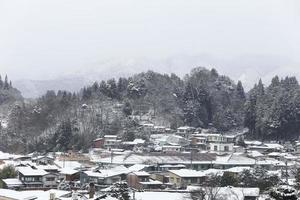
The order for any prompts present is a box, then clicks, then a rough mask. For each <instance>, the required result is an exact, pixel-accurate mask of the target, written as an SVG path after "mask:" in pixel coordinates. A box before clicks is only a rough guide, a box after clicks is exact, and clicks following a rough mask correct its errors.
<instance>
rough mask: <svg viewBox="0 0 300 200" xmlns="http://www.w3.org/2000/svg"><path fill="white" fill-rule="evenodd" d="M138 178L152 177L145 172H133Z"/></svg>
mask: <svg viewBox="0 0 300 200" xmlns="http://www.w3.org/2000/svg"><path fill="white" fill-rule="evenodd" d="M133 173H134V174H135V175H137V176H150V174H149V173H147V172H144V171H138V172H133Z"/></svg>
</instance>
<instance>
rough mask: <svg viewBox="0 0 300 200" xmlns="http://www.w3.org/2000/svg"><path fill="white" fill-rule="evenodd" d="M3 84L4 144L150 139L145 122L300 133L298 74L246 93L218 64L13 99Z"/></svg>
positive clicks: (53, 145)
mask: <svg viewBox="0 0 300 200" xmlns="http://www.w3.org/2000/svg"><path fill="white" fill-rule="evenodd" d="M0 84H1V85H2V86H1V87H0V97H1V102H2V99H5V100H3V103H2V105H1V106H3V105H6V103H5V102H7V101H8V100H9V99H10V98H11V99H10V101H9V102H11V103H10V104H9V112H8V114H7V116H6V119H5V121H6V124H5V126H3V125H2V126H1V135H0V137H1V140H0V141H1V142H0V143H1V144H0V147H1V148H2V149H5V150H10V151H15V152H22V151H26V152H32V151H54V150H55V151H66V150H68V149H76V150H87V149H88V148H89V147H90V145H91V142H92V141H93V140H94V139H95V138H96V137H99V136H103V135H104V134H118V135H120V136H121V137H123V138H124V139H128V140H132V139H134V138H135V137H143V138H145V139H147V137H146V135H144V133H143V132H141V131H137V130H138V128H139V126H138V125H139V122H141V121H146V122H152V123H155V124H156V125H164V126H168V127H170V128H172V129H176V128H177V127H179V126H182V125H188V126H194V127H199V128H214V129H216V130H217V131H219V132H221V133H224V132H226V131H230V130H233V129H237V128H243V127H247V128H249V133H248V137H249V138H257V139H264V140H271V139H273V140H274V139H278V140H290V139H295V138H298V136H299V135H300V129H299V119H300V110H299V109H300V92H299V84H298V82H297V80H296V78H295V77H286V78H285V79H280V78H279V77H274V79H273V80H272V83H271V84H270V85H269V86H268V87H265V86H264V85H263V83H262V81H259V82H258V83H257V84H255V86H254V87H253V89H251V90H250V91H249V92H248V93H245V92H244V89H243V86H242V83H241V82H240V81H238V82H237V83H235V82H234V81H232V80H231V79H230V78H228V77H226V76H223V75H219V74H218V72H217V71H216V70H215V69H211V70H208V69H205V68H201V67H199V68H195V69H193V70H192V71H191V72H190V73H189V74H187V75H186V76H185V77H184V78H180V77H178V76H177V75H175V74H159V73H156V72H153V71H148V72H145V73H140V74H136V75H133V76H131V77H127V78H124V77H121V78H119V79H117V80H116V79H109V80H107V81H99V82H95V83H94V84H92V85H90V86H87V87H84V88H83V89H82V90H81V91H79V92H78V93H70V92H67V91H58V92H54V91H48V92H47V93H46V94H45V95H43V96H42V97H40V98H38V99H35V100H31V101H29V100H24V99H22V98H20V97H18V98H13V97H15V96H16V95H15V94H16V93H18V92H16V91H17V90H16V89H14V88H13V87H12V84H11V83H9V82H8V80H7V78H6V79H5V81H4V82H3V81H0ZM6 90H11V91H14V92H11V93H10V92H8V93H7V91H6ZM13 93H14V94H13ZM2 94H7V95H6V97H5V98H2ZM0 150H1V149H0Z"/></svg>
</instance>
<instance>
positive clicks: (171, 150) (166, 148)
mask: <svg viewBox="0 0 300 200" xmlns="http://www.w3.org/2000/svg"><path fill="white" fill-rule="evenodd" d="M182 150H183V148H182V147H181V146H179V145H175V146H173V145H164V146H162V152H164V153H179V152H180V151H182Z"/></svg>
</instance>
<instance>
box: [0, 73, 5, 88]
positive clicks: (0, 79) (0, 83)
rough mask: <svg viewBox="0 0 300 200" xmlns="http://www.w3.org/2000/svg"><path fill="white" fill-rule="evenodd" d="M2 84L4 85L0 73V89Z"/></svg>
mask: <svg viewBox="0 0 300 200" xmlns="http://www.w3.org/2000/svg"><path fill="white" fill-rule="evenodd" d="M3 86H4V83H3V80H2V77H1V75H0V89H2V88H3Z"/></svg>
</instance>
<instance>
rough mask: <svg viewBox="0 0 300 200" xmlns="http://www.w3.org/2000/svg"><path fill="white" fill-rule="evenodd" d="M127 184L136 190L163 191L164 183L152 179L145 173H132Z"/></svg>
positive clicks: (128, 176)
mask: <svg viewBox="0 0 300 200" xmlns="http://www.w3.org/2000/svg"><path fill="white" fill-rule="evenodd" d="M127 183H128V185H129V186H130V187H133V188H135V189H144V190H145V189H161V188H162V185H163V183H162V182H160V181H157V180H153V179H151V178H150V174H149V173H147V172H144V171H138V172H132V173H129V174H128V175H127Z"/></svg>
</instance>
